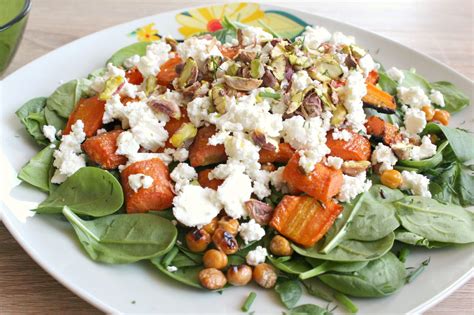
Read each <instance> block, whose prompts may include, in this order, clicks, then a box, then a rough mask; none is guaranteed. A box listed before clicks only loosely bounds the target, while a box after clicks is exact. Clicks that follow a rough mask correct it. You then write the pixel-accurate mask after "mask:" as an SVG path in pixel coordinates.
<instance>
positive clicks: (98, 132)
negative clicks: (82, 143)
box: [96, 128, 107, 135]
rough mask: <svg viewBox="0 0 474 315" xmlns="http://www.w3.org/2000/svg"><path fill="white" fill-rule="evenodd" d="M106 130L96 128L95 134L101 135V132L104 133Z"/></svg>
mask: <svg viewBox="0 0 474 315" xmlns="http://www.w3.org/2000/svg"><path fill="white" fill-rule="evenodd" d="M106 132H107V130H105V129H104V128H100V129H97V132H96V134H97V135H101V134H103V133H106Z"/></svg>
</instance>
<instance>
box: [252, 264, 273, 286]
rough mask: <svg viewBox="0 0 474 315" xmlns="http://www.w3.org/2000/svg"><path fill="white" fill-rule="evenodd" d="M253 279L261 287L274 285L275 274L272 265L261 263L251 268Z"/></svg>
mask: <svg viewBox="0 0 474 315" xmlns="http://www.w3.org/2000/svg"><path fill="white" fill-rule="evenodd" d="M253 280H254V281H255V282H257V284H258V285H259V286H261V287H262V288H265V289H270V288H273V287H274V286H275V283H276V281H277V274H276V272H275V270H273V268H272V266H270V265H269V264H266V263H261V264H258V265H257V266H255V268H253Z"/></svg>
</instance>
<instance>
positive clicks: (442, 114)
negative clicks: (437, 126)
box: [433, 109, 451, 126]
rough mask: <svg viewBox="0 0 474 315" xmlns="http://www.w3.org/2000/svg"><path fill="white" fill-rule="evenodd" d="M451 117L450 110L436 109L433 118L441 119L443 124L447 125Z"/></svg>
mask: <svg viewBox="0 0 474 315" xmlns="http://www.w3.org/2000/svg"><path fill="white" fill-rule="evenodd" d="M450 118H451V115H450V114H449V112H448V111H445V110H442V109H436V110H435V113H434V116H433V120H436V121H439V122H440V123H441V124H442V125H445V126H447V125H448V124H449V119H450Z"/></svg>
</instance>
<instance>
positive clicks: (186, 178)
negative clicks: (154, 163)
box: [170, 163, 198, 191]
mask: <svg viewBox="0 0 474 315" xmlns="http://www.w3.org/2000/svg"><path fill="white" fill-rule="evenodd" d="M170 177H171V179H172V180H173V181H174V182H175V189H174V190H175V191H181V189H182V188H183V187H185V186H186V185H189V183H191V182H192V181H193V180H195V179H197V177H198V174H197V172H196V170H195V169H194V168H193V167H192V166H190V165H189V164H187V163H179V164H178V165H177V166H176V167H175V168H174V169H173V171H172V172H171V174H170Z"/></svg>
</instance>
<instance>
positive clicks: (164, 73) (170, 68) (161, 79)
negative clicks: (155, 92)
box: [156, 57, 181, 86]
mask: <svg viewBox="0 0 474 315" xmlns="http://www.w3.org/2000/svg"><path fill="white" fill-rule="evenodd" d="M180 63H181V58H180V57H174V58H171V59H169V60H168V61H166V62H165V63H164V64H162V65H161V67H160V72H158V74H157V76H156V80H157V81H156V83H158V84H159V85H162V86H168V85H170V84H171V82H173V80H174V79H175V78H176V77H178V73H177V72H176V66H177V65H179V64H180Z"/></svg>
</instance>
